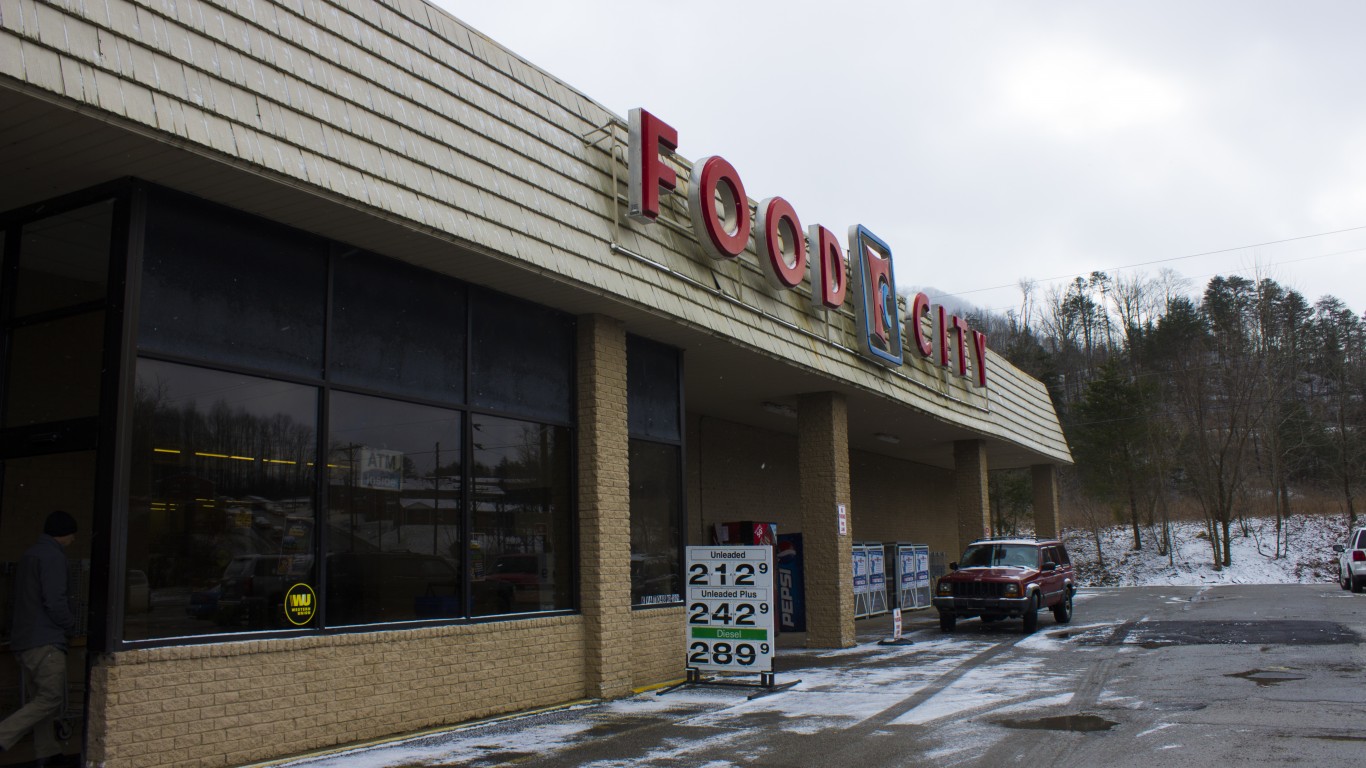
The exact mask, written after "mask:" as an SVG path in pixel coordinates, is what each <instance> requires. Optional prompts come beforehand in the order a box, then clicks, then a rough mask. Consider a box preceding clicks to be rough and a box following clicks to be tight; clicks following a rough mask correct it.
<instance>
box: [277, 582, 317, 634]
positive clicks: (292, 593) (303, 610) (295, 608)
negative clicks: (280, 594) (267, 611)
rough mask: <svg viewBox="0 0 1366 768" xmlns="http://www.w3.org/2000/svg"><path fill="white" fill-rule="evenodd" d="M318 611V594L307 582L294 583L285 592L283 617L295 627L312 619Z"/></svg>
mask: <svg viewBox="0 0 1366 768" xmlns="http://www.w3.org/2000/svg"><path fill="white" fill-rule="evenodd" d="M317 612H318V596H317V595H316V594H314V592H313V588H312V587H310V586H308V585H307V584H295V585H294V586H292V587H290V588H289V591H288V592H286V593H285V618H287V619H289V623H290V624H293V625H294V626H296V627H302V626H303V625H305V624H307V623H308V622H310V621H312V620H313V614H315V613H317Z"/></svg>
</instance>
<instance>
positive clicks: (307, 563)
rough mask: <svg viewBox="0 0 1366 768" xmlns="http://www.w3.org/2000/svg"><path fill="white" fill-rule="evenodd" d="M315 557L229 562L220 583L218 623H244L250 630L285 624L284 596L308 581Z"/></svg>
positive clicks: (258, 557)
mask: <svg viewBox="0 0 1366 768" xmlns="http://www.w3.org/2000/svg"><path fill="white" fill-rule="evenodd" d="M312 565H313V563H312V558H311V557H307V556H302V557H298V556H291V555H240V556H238V557H234V558H233V559H232V562H230V563H228V567H227V570H225V571H223V580H222V581H220V582H219V583H218V611H217V614H216V616H215V618H216V619H217V620H218V623H219V624H223V625H235V624H240V623H243V622H245V623H246V624H247V626H248V627H249V628H251V629H263V628H266V627H273V626H281V625H283V624H284V595H285V592H286V591H287V590H288V589H289V588H290V586H292V585H293V584H295V583H297V582H300V581H305V580H307V578H308V575H309V571H310V570H311V568H312Z"/></svg>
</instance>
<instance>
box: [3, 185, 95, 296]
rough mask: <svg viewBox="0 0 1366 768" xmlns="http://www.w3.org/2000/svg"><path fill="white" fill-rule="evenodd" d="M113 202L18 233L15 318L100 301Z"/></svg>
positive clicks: (29, 226)
mask: <svg viewBox="0 0 1366 768" xmlns="http://www.w3.org/2000/svg"><path fill="white" fill-rule="evenodd" d="M113 221H114V201H112V200H105V201H102V202H99V203H96V204H94V205H89V206H86V207H84V208H78V209H76V210H74V211H68V212H66V213H60V214H57V215H56V216H51V217H48V218H46V219H40V220H38V221H35V222H32V223H29V224H25V225H24V227H23V229H22V230H20V237H21V242H20V246H19V254H20V257H19V279H18V281H17V285H16V289H17V292H16V294H15V307H14V315H15V317H25V316H27V315H32V314H35V313H38V312H46V311H49V310H54V309H63V308H66V307H74V306H79V305H81V304H89V303H91V302H96V301H100V300H102V299H103V298H104V293H105V285H106V283H107V282H108V280H109V239H110V233H111V230H112V226H113Z"/></svg>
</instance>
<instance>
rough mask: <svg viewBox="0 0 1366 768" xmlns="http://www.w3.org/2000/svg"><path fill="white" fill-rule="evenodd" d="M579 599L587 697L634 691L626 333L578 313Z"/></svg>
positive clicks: (599, 318) (615, 323) (602, 319)
mask: <svg viewBox="0 0 1366 768" xmlns="http://www.w3.org/2000/svg"><path fill="white" fill-rule="evenodd" d="M578 398H579V402H578V419H579V423H578V429H579V437H578V449H579V456H578V461H579V499H578V501H579V503H578V512H579V564H580V567H579V589H580V592H579V599H580V601H581V605H580V607H581V608H582V610H583V617H584V628H585V638H584V639H585V646H586V647H585V649H584V659H585V669H584V678H585V680H586V682H587V686H586V691H585V693H586V695H588V696H592V697H595V698H612V697H616V696H625V695H627V694H629V693H630V692H631V655H630V642H631V486H630V469H629V466H628V464H629V461H630V451H629V441H628V438H627V427H626V333H625V331H624V330H623V329H622V326H621V323H619V322H618V321H616V320H613V319H611V318H608V317H603V316H601V315H585V316H581V317H579V318H578Z"/></svg>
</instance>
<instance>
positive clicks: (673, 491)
mask: <svg viewBox="0 0 1366 768" xmlns="http://www.w3.org/2000/svg"><path fill="white" fill-rule="evenodd" d="M681 373H682V363H681V360H680V357H679V351H678V350H677V349H674V348H673V347H670V346H667V345H664V344H659V343H657V342H653V341H650V340H648V339H643V338H640V337H637V336H628V337H627V338H626V403H627V408H626V412H627V426H628V430H629V432H630V435H631V448H630V450H631V468H630V478H631V602H632V603H634V604H635V605H657V604H660V603H675V602H678V601H679V600H681V599H682V596H681V591H682V587H681V586H680V579H681V566H682V564H681V563H680V561H679V557H680V553H681V551H682V550H681V547H682V543H683V467H682V448H681V447H680V446H681V445H682V442H683V429H682V424H681V418H680V414H681V413H682V409H683V403H682V382H681V380H680V374H681Z"/></svg>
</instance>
